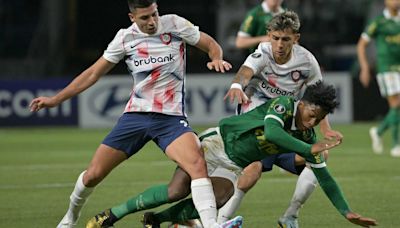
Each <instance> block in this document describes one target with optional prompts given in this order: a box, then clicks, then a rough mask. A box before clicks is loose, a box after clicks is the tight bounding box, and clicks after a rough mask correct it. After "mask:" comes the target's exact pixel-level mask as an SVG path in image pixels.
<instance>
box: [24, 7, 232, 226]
mask: <svg viewBox="0 0 400 228" xmlns="http://www.w3.org/2000/svg"><path fill="white" fill-rule="evenodd" d="M128 5H129V9H130V13H129V18H130V20H131V21H132V25H131V26H130V27H129V28H127V29H121V30H119V32H118V33H117V34H116V36H115V38H114V40H112V41H111V43H110V44H109V45H108V47H107V49H106V50H105V51H104V54H103V56H102V57H100V58H99V59H98V60H97V61H96V62H95V63H94V64H93V65H92V66H90V67H89V68H88V69H86V70H85V71H83V72H82V73H81V74H79V75H78V76H77V77H76V78H75V79H74V80H73V81H72V82H71V83H70V84H69V85H68V86H67V87H65V88H64V89H63V90H62V91H60V92H59V93H58V94H56V95H55V96H53V97H38V98H35V99H33V101H32V102H31V105H30V107H31V111H35V112H37V111H39V110H40V109H42V108H50V107H54V106H57V105H59V104H60V103H62V102H63V101H65V100H67V99H69V98H71V97H73V96H75V95H77V94H79V93H81V92H83V91H84V90H86V89H88V88H89V87H91V86H92V85H93V84H95V83H96V82H97V81H98V80H99V79H100V77H101V76H103V75H105V74H107V73H108V72H109V71H110V70H111V69H112V68H113V67H114V66H115V65H116V64H117V63H118V62H119V61H121V60H123V59H124V60H125V62H126V64H127V66H128V69H129V71H130V73H131V75H132V76H133V79H134V82H135V84H134V87H133V89H132V92H131V95H130V99H129V101H128V103H127V105H126V108H125V110H124V114H123V115H122V116H121V118H120V119H119V120H118V123H117V124H116V125H115V127H114V128H113V129H112V131H111V132H110V134H109V135H107V136H106V138H105V139H104V141H103V142H102V143H101V145H100V146H99V147H98V148H97V150H96V153H95V154H94V156H93V158H92V161H91V162H90V165H89V166H88V167H87V169H86V170H85V171H84V172H82V173H81V174H80V175H79V178H78V180H77V182H76V185H75V188H74V190H73V192H72V194H71V196H70V204H69V209H68V211H67V213H66V214H65V216H64V217H63V219H62V220H61V222H60V223H59V225H58V226H57V227H59V228H62V227H69V228H70V227H75V226H76V224H77V221H78V218H79V215H80V211H81V209H82V207H83V206H84V203H85V202H86V199H87V198H88V197H89V195H90V194H91V193H92V191H93V190H94V187H95V186H97V185H98V184H99V183H100V182H101V181H102V180H103V179H104V178H105V177H106V176H107V175H108V173H110V172H111V171H112V170H113V169H114V168H115V167H116V166H118V165H119V164H120V163H121V162H123V161H125V160H126V159H128V158H129V157H130V156H132V155H134V154H135V153H136V152H138V151H139V150H140V149H141V148H142V147H143V146H144V145H145V144H146V143H147V142H148V141H150V140H153V141H154V142H155V143H156V144H157V145H158V146H159V147H160V148H161V149H162V150H163V151H164V152H165V154H166V155H167V156H168V157H169V158H170V159H171V160H173V161H175V162H176V163H177V164H178V165H179V166H180V167H182V169H184V170H185V171H186V172H187V173H188V174H189V175H190V177H191V180H192V181H191V191H192V196H193V201H194V205H196V208H197V209H198V210H199V212H200V217H201V219H202V220H203V223H204V224H205V226H206V227H220V226H219V225H218V224H217V223H216V216H217V214H216V213H217V212H216V202H215V197H214V193H213V189H212V185H211V181H210V179H209V178H208V175H207V168H206V162H205V160H204V157H203V153H202V151H201V148H200V142H199V140H198V138H197V136H196V134H194V133H193V130H192V129H191V127H190V126H189V125H188V123H187V121H186V114H185V103H184V101H185V97H184V94H185V87H184V86H185V75H186V64H185V60H186V59H185V58H186V57H185V53H186V51H185V44H186V43H187V44H190V45H194V46H196V47H197V48H199V49H200V50H202V51H204V52H205V53H207V54H208V56H209V58H210V59H211V61H210V62H209V63H207V67H208V68H209V69H210V70H212V69H214V70H216V71H217V72H225V71H226V70H229V69H230V68H231V67H232V66H231V65H230V64H229V63H227V62H225V61H224V60H223V59H222V57H223V52H222V49H221V47H220V45H219V44H218V43H217V42H216V41H215V40H214V39H213V38H212V37H210V36H209V35H207V34H205V33H203V32H200V31H199V29H198V27H197V26H194V25H193V24H191V23H190V22H189V21H187V20H186V19H184V18H182V17H179V16H177V15H165V16H161V17H160V16H159V15H158V10H157V4H156V0H128ZM155 192H162V193H163V194H155ZM144 195H145V196H146V198H144V199H143V200H144V201H142V203H141V204H140V205H139V207H142V208H141V209H143V208H146V207H150V208H151V206H153V205H152V203H153V202H152V200H155V199H154V198H156V199H157V200H159V201H164V202H168V189H167V188H162V189H159V188H158V187H155V188H152V189H148V190H147V191H145V193H144ZM157 197H158V198H157ZM148 199H149V200H148ZM120 213H123V212H121V211H120V210H118V209H117V210H115V211H107V212H105V213H103V214H101V215H99V216H98V217H96V218H97V220H95V221H92V223H90V224H89V227H108V226H109V224H108V223H111V224H112V219H113V218H114V217H118V216H119V214H120ZM113 216H114V217H113Z"/></svg>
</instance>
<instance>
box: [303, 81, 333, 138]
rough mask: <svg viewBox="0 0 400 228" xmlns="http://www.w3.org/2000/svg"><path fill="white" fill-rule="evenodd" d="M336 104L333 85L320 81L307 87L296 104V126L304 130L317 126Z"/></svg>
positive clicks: (331, 111)
mask: <svg viewBox="0 0 400 228" xmlns="http://www.w3.org/2000/svg"><path fill="white" fill-rule="evenodd" d="M338 105H339V102H338V101H337V97H336V89H335V87H334V86H332V85H328V84H325V83H322V82H320V83H317V84H315V85H312V86H309V87H307V89H306V91H305V93H304V96H303V98H301V100H300V102H299V104H298V106H297V113H296V117H295V118H296V126H297V128H298V129H300V130H306V129H310V128H313V127H315V126H317V125H318V124H319V122H320V121H321V120H323V119H324V118H325V116H326V115H327V114H328V113H333V111H334V110H335V108H336V107H337V106H338Z"/></svg>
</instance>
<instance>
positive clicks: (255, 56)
mask: <svg viewBox="0 0 400 228" xmlns="http://www.w3.org/2000/svg"><path fill="white" fill-rule="evenodd" d="M251 57H253V58H255V59H257V58H260V57H261V53H256V52H254V53H253V54H251Z"/></svg>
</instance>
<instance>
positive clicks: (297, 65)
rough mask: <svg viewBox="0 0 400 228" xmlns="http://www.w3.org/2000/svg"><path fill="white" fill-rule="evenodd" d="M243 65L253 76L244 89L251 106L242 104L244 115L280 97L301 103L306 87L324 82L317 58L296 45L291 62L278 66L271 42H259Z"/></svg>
mask: <svg viewBox="0 0 400 228" xmlns="http://www.w3.org/2000/svg"><path fill="white" fill-rule="evenodd" d="M243 65H245V66H247V67H249V68H251V69H252V70H253V72H254V76H253V77H252V79H251V80H250V82H249V84H248V86H247V87H246V89H245V92H246V94H247V95H248V96H249V98H250V100H251V103H249V104H247V105H243V106H242V110H241V112H246V111H249V110H252V109H253V108H255V107H257V106H259V105H261V104H263V103H265V102H266V101H267V100H269V99H271V98H275V97H278V96H293V97H295V99H297V100H298V99H300V98H301V97H302V96H303V94H304V91H305V89H306V87H307V86H309V85H312V84H315V83H317V82H318V81H321V80H322V75H321V69H320V67H319V64H318V62H317V60H316V59H315V57H314V55H313V54H312V53H311V52H309V51H308V50H307V49H305V48H304V47H302V46H300V45H297V44H296V45H293V49H292V53H291V58H290V60H289V61H288V62H287V63H285V64H277V63H276V62H275V60H274V57H273V53H272V46H271V43H270V42H263V43H260V44H259V46H258V48H257V50H256V51H255V52H254V53H252V54H251V55H249V56H248V57H247V59H246V61H245V62H244V64H243Z"/></svg>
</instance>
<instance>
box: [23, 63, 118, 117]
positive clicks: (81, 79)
mask: <svg viewBox="0 0 400 228" xmlns="http://www.w3.org/2000/svg"><path fill="white" fill-rule="evenodd" d="M114 66H115V64H114V63H111V62H109V61H107V60H105V59H104V58H103V57H100V58H99V59H98V60H97V61H96V62H95V63H94V64H93V65H92V66H90V67H89V68H88V69H86V70H85V71H83V72H82V73H81V74H79V75H78V76H77V77H76V78H75V79H74V80H73V81H72V82H71V83H70V84H69V85H68V86H67V87H65V88H64V89H63V90H61V91H60V92H59V93H57V94H56V95H55V96H53V97H37V98H35V99H33V100H32V102H31V103H30V105H29V107H30V110H31V112H37V111H39V110H40V109H42V108H51V107H54V106H57V105H58V104H60V103H62V102H63V101H65V100H67V99H69V98H71V97H73V96H75V95H77V94H79V93H80V92H82V91H84V90H86V89H87V88H89V87H90V86H92V85H93V84H94V83H96V82H97V80H99V78H100V77H101V76H102V75H104V74H106V73H107V72H109V71H110V70H111V69H112V68H113V67H114Z"/></svg>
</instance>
